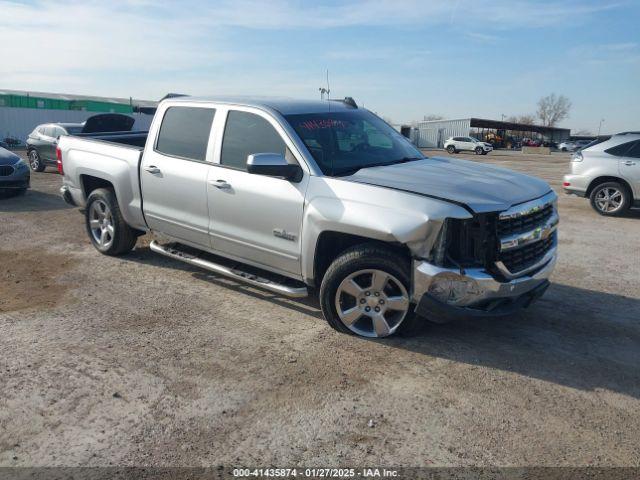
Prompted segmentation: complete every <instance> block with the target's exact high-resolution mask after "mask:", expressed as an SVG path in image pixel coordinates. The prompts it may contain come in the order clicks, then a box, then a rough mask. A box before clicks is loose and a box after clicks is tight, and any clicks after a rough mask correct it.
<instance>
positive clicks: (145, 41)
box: [0, 0, 640, 133]
mask: <svg viewBox="0 0 640 480" xmlns="http://www.w3.org/2000/svg"><path fill="white" fill-rule="evenodd" d="M0 58H2V61H0V88H7V89H16V90H36V91H46V92H58V93H75V94H86V95H99V96H120V97H130V96H133V97H134V98H141V99H148V100H153V99H159V98H161V97H162V96H164V95H165V94H166V93H168V92H180V93H187V94H192V95H233V94H241V95H276V96H288V97H294V98H319V96H320V94H319V91H318V89H319V87H323V86H324V87H326V83H327V82H326V72H327V70H328V71H329V86H330V89H331V96H332V97H335V98H341V97H344V96H352V97H354V98H355V99H356V101H357V102H358V103H359V104H364V106H365V107H367V108H369V109H370V110H373V111H375V112H377V113H378V114H379V115H381V116H384V117H385V118H388V119H391V120H392V121H394V122H396V123H408V122H410V121H412V120H420V119H422V118H423V116H424V115H441V116H443V117H445V118H468V117H480V118H491V119H500V118H502V117H501V116H502V115H506V116H510V115H522V114H529V113H534V112H535V110H536V103H537V101H538V99H539V98H540V97H542V96H544V95H548V94H550V93H556V94H562V95H566V96H567V97H569V99H570V100H571V102H572V105H573V106H572V109H571V112H570V116H569V118H568V119H566V120H565V121H563V122H562V124H561V126H564V127H568V128H571V129H572V130H574V131H576V130H590V131H591V132H594V133H597V131H598V127H599V124H600V121H601V120H602V119H604V122H603V123H602V133H615V132H618V131H623V130H632V129H635V130H640V0H619V1H618V0H614V1H606V0H600V1H595V0H548V1H545V0H494V1H488V0H470V1H467V0H449V1H443V0H406V1H402V0H355V1H351V2H346V1H335V0H330V1H325V0H316V1H303V0H270V1H257V0H218V1H215V0H209V1H206V0H202V1H198V0H187V1H182V2H170V1H156V0H124V1H117V0H112V1H104V0H101V1H95V2H94V1H92V0H82V1H75V0H68V1H65V2H59V1H56V2H48V1H24V2H20V1H6V0H0Z"/></svg>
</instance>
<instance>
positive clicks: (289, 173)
mask: <svg viewBox="0 0 640 480" xmlns="http://www.w3.org/2000/svg"><path fill="white" fill-rule="evenodd" d="M247 172H249V173H253V174H255V175H266V176H268V177H280V178H284V179H286V180H291V181H292V182H299V181H300V180H302V168H300V165H292V164H290V163H288V162H287V160H286V159H285V158H284V156H283V155H281V154H280V153H254V154H253V155H249V156H248V157H247Z"/></svg>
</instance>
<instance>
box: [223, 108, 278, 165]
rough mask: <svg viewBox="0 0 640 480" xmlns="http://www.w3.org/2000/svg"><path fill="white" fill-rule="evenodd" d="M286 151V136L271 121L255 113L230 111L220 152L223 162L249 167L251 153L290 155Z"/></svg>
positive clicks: (224, 163)
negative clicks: (279, 132)
mask: <svg viewBox="0 0 640 480" xmlns="http://www.w3.org/2000/svg"><path fill="white" fill-rule="evenodd" d="M286 150H287V146H286V145H285V143H284V141H283V140H282V137H280V135H279V134H278V132H276V131H275V129H274V128H273V127H272V126H271V124H270V123H269V122H268V121H267V120H265V119H264V118H262V117H260V116H258V115H255V114H253V113H248V112H239V111H236V110H232V111H230V112H229V116H228V117H227V124H226V126H225V128H224V139H223V140H222V154H221V155H220V163H221V164H222V165H226V166H228V167H233V168H237V169H240V170H246V168H247V157H248V156H249V155H252V154H254V153H280V154H282V155H285V156H286V154H287V152H286Z"/></svg>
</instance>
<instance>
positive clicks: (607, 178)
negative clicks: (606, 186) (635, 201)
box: [586, 175, 633, 198]
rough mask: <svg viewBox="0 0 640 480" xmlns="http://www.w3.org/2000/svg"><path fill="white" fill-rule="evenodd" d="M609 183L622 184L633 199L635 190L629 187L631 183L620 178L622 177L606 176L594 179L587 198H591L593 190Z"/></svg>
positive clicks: (588, 189) (588, 188)
mask: <svg viewBox="0 0 640 480" xmlns="http://www.w3.org/2000/svg"><path fill="white" fill-rule="evenodd" d="M607 182H616V183H619V184H621V185H622V186H623V187H625V188H626V189H627V193H628V194H629V195H631V198H633V189H632V188H631V185H629V182H627V181H626V180H624V179H623V178H620V177H612V176H606V175H603V176H601V177H597V178H594V179H593V180H592V181H591V183H590V184H589V186H588V187H587V192H586V196H587V197H588V196H590V195H591V192H593V189H594V188H596V187H597V186H598V185H601V184H603V183H607Z"/></svg>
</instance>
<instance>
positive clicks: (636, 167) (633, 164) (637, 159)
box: [618, 140, 640, 200]
mask: <svg viewBox="0 0 640 480" xmlns="http://www.w3.org/2000/svg"><path fill="white" fill-rule="evenodd" d="M618 166H619V168H620V175H621V176H622V178H624V179H625V180H627V181H628V182H629V184H630V185H631V188H632V189H633V193H634V195H633V196H634V198H635V199H636V200H637V199H640V140H636V141H635V142H633V143H632V144H631V145H630V148H629V149H628V150H627V151H626V153H625V154H624V156H622V157H620V158H619V159H618Z"/></svg>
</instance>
